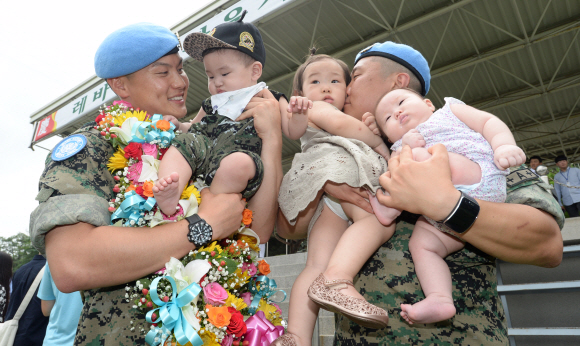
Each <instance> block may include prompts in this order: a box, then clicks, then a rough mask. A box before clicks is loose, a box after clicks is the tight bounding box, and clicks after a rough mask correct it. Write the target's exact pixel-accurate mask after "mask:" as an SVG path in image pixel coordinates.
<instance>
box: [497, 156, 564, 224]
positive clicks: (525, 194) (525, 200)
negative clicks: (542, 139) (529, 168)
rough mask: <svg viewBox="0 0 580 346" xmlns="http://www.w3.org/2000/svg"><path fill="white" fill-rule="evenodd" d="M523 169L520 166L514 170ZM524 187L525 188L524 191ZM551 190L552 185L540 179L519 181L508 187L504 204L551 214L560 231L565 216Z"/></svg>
mask: <svg viewBox="0 0 580 346" xmlns="http://www.w3.org/2000/svg"><path fill="white" fill-rule="evenodd" d="M524 167H525V166H524V165H522V166H520V167H518V168H516V170H518V169H521V168H524ZM508 178H509V177H508ZM524 187H527V188H525V189H524ZM553 189H554V188H553V187H552V185H549V184H546V183H544V182H543V181H542V180H541V179H540V178H536V179H533V180H527V181H521V182H519V183H518V184H517V185H514V186H512V187H508V189H507V192H508V195H507V198H506V203H516V204H525V205H529V206H530V207H534V208H536V209H541V210H543V211H545V212H547V213H549V214H552V215H553V216H554V219H556V222H557V223H558V226H560V229H562V228H564V221H565V216H564V212H563V211H562V208H561V207H560V204H558V201H557V200H556V198H555V197H554V196H553V195H552V190H553Z"/></svg>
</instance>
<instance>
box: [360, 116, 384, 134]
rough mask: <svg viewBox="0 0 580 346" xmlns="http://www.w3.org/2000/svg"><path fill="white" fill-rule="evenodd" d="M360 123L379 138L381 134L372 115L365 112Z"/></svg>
mask: <svg viewBox="0 0 580 346" xmlns="http://www.w3.org/2000/svg"><path fill="white" fill-rule="evenodd" d="M362 122H363V123H364V124H365V125H366V126H367V127H368V128H369V130H371V131H373V133H374V134H375V135H377V136H380V135H381V133H380V132H379V128H378V127H377V121H376V120H375V116H374V115H373V113H370V112H366V113H365V114H363V116H362Z"/></svg>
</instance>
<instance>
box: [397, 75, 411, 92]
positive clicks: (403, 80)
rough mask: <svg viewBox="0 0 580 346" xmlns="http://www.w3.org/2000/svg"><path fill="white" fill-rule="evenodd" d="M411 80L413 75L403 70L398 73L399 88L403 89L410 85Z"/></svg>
mask: <svg viewBox="0 0 580 346" xmlns="http://www.w3.org/2000/svg"><path fill="white" fill-rule="evenodd" d="M410 81H411V77H409V75H408V74H407V73H404V72H401V73H398V74H397V78H395V84H396V85H397V89H403V88H407V87H409V82H410Z"/></svg>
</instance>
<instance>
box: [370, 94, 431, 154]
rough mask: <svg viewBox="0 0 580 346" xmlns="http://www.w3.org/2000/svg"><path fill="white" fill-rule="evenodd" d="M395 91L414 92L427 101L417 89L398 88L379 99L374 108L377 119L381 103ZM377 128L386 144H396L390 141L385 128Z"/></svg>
mask: <svg viewBox="0 0 580 346" xmlns="http://www.w3.org/2000/svg"><path fill="white" fill-rule="evenodd" d="M395 90H407V91H410V92H412V93H413V94H415V95H417V96H419V97H420V98H421V100H424V99H426V97H425V96H423V95H421V93H419V92H418V91H417V90H415V89H412V88H398V89H393V90H389V91H387V92H386V93H384V94H383V96H381V97H380V98H379V101H378V102H377V104H376V105H375V108H374V109H375V111H374V113H373V114H374V115H375V118H376V116H377V109H378V108H379V103H381V101H382V100H383V99H384V98H385V96H387V95H388V94H389V93H391V92H393V91H395ZM377 128H378V129H379V132H380V133H381V137H382V138H383V140H384V141H385V142H387V143H390V144H394V143H395V142H393V141H391V140H390V139H389V137H387V134H386V133H385V132H384V131H383V128H382V127H380V126H377Z"/></svg>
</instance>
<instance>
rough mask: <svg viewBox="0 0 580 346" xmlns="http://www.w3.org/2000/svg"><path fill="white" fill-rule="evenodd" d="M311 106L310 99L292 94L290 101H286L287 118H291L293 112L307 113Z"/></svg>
mask: <svg viewBox="0 0 580 346" xmlns="http://www.w3.org/2000/svg"><path fill="white" fill-rule="evenodd" d="M310 108H312V101H310V100H309V99H308V98H306V97H304V96H292V97H291V98H290V102H288V109H287V111H288V118H291V117H292V116H293V115H294V114H304V115H306V114H307V113H308V110H309V109H310Z"/></svg>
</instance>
